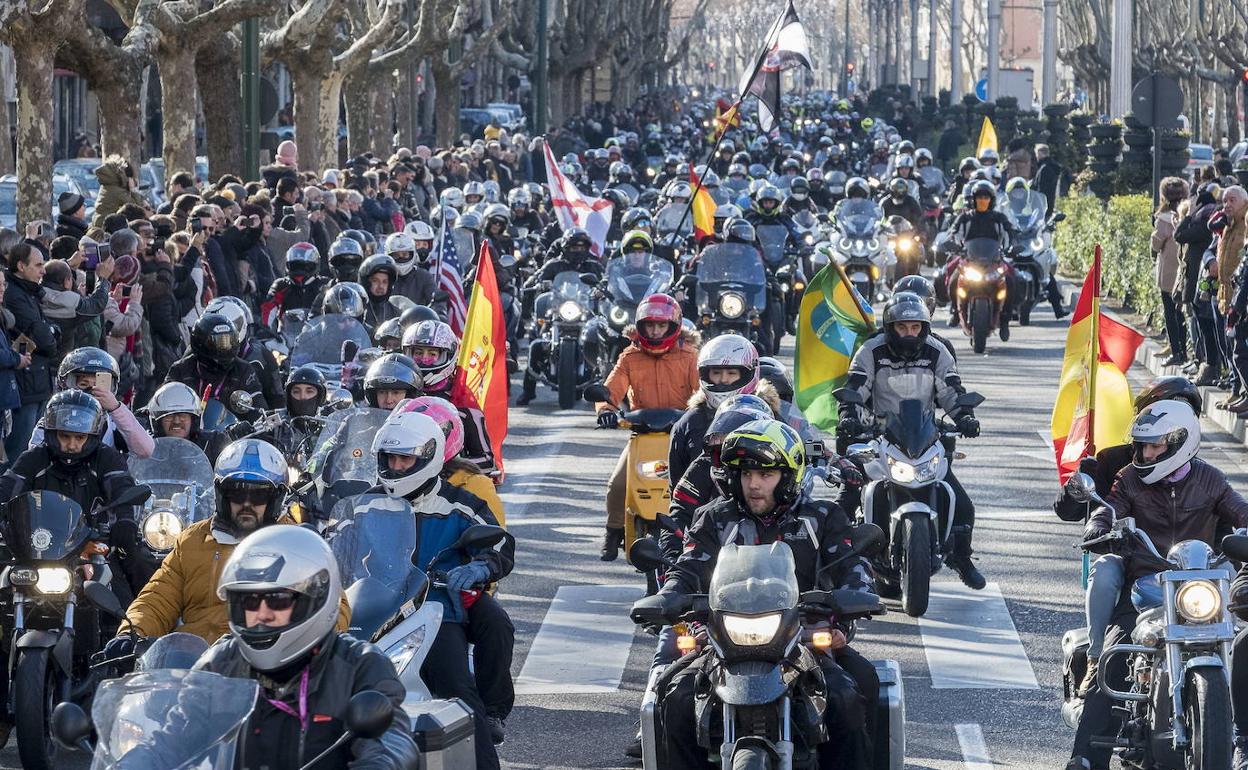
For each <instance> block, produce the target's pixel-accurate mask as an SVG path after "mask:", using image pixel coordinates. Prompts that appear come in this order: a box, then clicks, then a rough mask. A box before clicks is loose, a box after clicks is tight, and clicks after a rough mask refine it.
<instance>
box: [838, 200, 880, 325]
mask: <svg viewBox="0 0 1248 770" xmlns="http://www.w3.org/2000/svg"><path fill="white" fill-rule="evenodd" d="M883 219H884V212H883V210H881V209H880V207H879V206H877V205H876V204H875V203H872V202H871V201H869V200H863V199H855V200H845V201H842V203H841V205H840V206H839V208H838V210H837V217H836V221H835V222H834V223H833V224H834V226H835V228H836V233H834V234H833V235H832V237H831V242H832V248H833V256H834V257H835V259H836V261H837V262H839V263H840V264H841V266H842V267H844V268H845V274H846V275H847V276H849V280H850V283H852V284H853V285H854V289H856V290H857V292H858V293H859V294H860V295H862V297H863V298H864V299H866V300H867V301H868V302H874V301H876V300H878V299H883V292H882V291H881V282H882V279H883V278H884V276H885V275H886V271H887V270H888V268H889V267H890V266H891V264H892V259H891V257H890V255H889V252H888V249H887V248H886V244H885V243H884V242H883V241H882V240H881V239H880V228H881V223H882V222H883Z"/></svg>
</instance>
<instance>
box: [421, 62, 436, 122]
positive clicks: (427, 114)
mask: <svg viewBox="0 0 1248 770" xmlns="http://www.w3.org/2000/svg"><path fill="white" fill-rule="evenodd" d="M428 72H429V74H428V77H426V78H425V91H424V93H423V94H422V97H421V98H422V100H423V105H422V109H421V114H420V136H433V135H434V119H435V115H437V109H438V84H437V83H435V82H434V80H433V74H432V73H433V70H432V68H430V69H429V71H428ZM417 138H418V139H419V137H417Z"/></svg>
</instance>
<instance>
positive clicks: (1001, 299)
mask: <svg viewBox="0 0 1248 770" xmlns="http://www.w3.org/2000/svg"><path fill="white" fill-rule="evenodd" d="M1011 272H1012V270H1011V268H1010V265H1009V264H1008V263H1007V262H1006V261H1005V257H1004V255H1002V253H1001V244H1000V243H998V242H997V240H996V239H995V238H971V239H970V240H968V241H967V242H966V244H965V245H964V247H963V257H962V265H961V267H960V268H959V270H958V280H957V286H956V288H955V291H956V292H957V295H958V314H959V316H960V318H959V320H960V321H961V324H962V333H963V334H965V335H967V336H969V337H970V338H971V349H972V350H974V351H975V352H976V353H983V352H984V347H985V346H986V344H987V341H988V335H990V334H992V333H993V332H994V331H996V330H998V329H1000V330H1001V332H1002V334H1001V340H1002V341H1003V342H1004V341H1006V340H1008V339H1009V332H1008V331H1007V329H1008V328H1009V327H1007V326H1002V325H1001V312H1002V310H1003V309H1004V308H1005V300H1006V297H1007V296H1008V292H1009V288H1008V287H1009V283H1010V273H1011Z"/></svg>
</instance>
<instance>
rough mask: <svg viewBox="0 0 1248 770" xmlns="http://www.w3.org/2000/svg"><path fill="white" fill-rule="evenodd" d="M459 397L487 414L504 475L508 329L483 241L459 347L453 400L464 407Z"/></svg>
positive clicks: (488, 429)
mask: <svg viewBox="0 0 1248 770" xmlns="http://www.w3.org/2000/svg"><path fill="white" fill-rule="evenodd" d="M460 398H463V399H464V400H466V401H467V402H468V404H471V403H472V402H473V401H475V402H476V404H477V405H478V406H479V408H480V409H481V412H482V413H483V414H484V415H485V430H486V432H487V433H489V434H490V447H491V448H492V449H493V450H494V462H495V464H496V465H497V466H498V470H499V472H500V473H501V472H502V470H503V439H505V438H506V437H507V326H506V321H505V320H504V319H503V303H502V300H501V299H500V297H499V294H498V279H497V278H496V277H495V275H494V259H493V257H492V256H491V254H490V242H489V241H488V240H486V241H484V242H482V244H481V253H480V255H478V257H477V280H476V283H474V284H473V287H472V299H471V300H469V302H468V319H467V321H465V322H464V338H463V340H461V342H460V346H459V371H458V373H457V374H456V376H455V386H454V390H453V391H452V396H451V400H452V401H453V402H454V403H455V404H457V405H459V406H461V407H462V406H464V402H463V401H461V400H459V399H460Z"/></svg>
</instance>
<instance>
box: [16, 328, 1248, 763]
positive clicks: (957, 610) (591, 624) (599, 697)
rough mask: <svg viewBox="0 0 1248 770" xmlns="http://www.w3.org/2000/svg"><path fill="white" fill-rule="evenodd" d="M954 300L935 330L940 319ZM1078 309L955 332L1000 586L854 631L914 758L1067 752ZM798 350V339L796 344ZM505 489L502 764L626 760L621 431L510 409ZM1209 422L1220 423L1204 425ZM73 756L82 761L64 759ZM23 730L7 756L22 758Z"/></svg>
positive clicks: (951, 593)
mask: <svg viewBox="0 0 1248 770" xmlns="http://www.w3.org/2000/svg"><path fill="white" fill-rule="evenodd" d="M943 319H944V314H943V312H942V313H941V314H940V318H939V320H938V325H937V331H939V332H942V333H943V332H944V331H945V329H944V326H943ZM1065 328H1066V323H1065V322H1062V323H1060V324H1059V323H1057V322H1055V321H1054V319H1053V317H1052V315H1051V314H1050V313H1049V311H1047V310H1043V311H1041V310H1037V313H1036V316H1035V325H1033V326H1032V327H1029V328H1016V329H1015V330H1014V335H1013V337H1012V339H1011V340H1010V341H1009V343H1008V344H1007V343H1001V342H1000V341H998V340H994V341H992V342H991V343H990V345H989V349H988V351H987V353H986V354H984V355H980V356H976V355H973V354H972V353H971V351H970V346H969V344H968V341H967V340H966V338H964V337H962V336H961V334H960V333H956V332H954V333H953V334H952V335H951V336H952V337H953V339H954V345H955V347H956V349H957V351H958V356H959V366H960V369H961V371H962V377H963V381H964V382H965V383H966V384H967V387H968V388H970V389H972V390H977V391H979V392H981V393H983V394H984V396H986V397H987V402H986V403H985V404H984V405H983V406H982V407H981V408H980V409H979V410H978V414H979V417H980V419H981V421H982V423H983V436H982V437H981V438H979V439H976V440H974V441H962V442H960V444H959V449H961V450H964V451H965V452H966V455H967V457H966V459H964V460H960V461H959V463H958V475H959V478H960V479H961V480H962V482H963V484H964V485H965V486H966V488H967V490H968V491H969V493H970V495H971V497H972V499H973V500H974V501H975V502H976V506H977V511H978V525H977V527H976V540H975V544H976V549H977V558H978V563H979V566H980V568H981V569H982V571H983V572H984V574H985V575H986V576H987V578H988V580H989V586H988V589H986V590H985V591H983V592H971V591H968V590H966V589H964V588H963V587H962V586H961V584H960V583H959V582H958V581H957V579H956V577H955V576H953V575H952V574H951V573H950V572H948V571H943V572H942V573H940V574H939V575H938V576H937V577H936V582H935V585H934V596H933V603H932V609H931V611H930V612H929V614H928V617H927V618H925V619H923V620H922V621H916V620H914V619H912V618H909V617H907V616H905V615H904V614H902V613H901V612H900V611H899V610H897V608H896V605H895V604H893V605H891V607H892V609H893V610H894V611H891V612H890V613H889V614H888V615H886V616H884V617H881V618H878V619H876V620H873V621H871V622H870V623H867V624H865V625H864V626H863V627H862V629H861V631H860V633H859V637H858V640H857V642H856V645H857V646H858V647H859V648H860V649H861V650H862V651H863V652H864V653H865V654H867V655H868V656H869V657H872V658H892V659H894V660H897V661H898V662H899V664H900V667H901V671H902V675H903V681H904V686H905V697H906V718H907V724H906V731H907V732H906V740H907V765H908V767H911V768H916V769H917V768H931V769H932V770H954V769H955V768H965V770H985V769H986V768H989V767H994V766H999V767H1022V768H1040V767H1061V766H1063V765H1064V764H1065V761H1066V758H1067V752H1068V749H1069V744H1070V740H1071V736H1072V733H1071V731H1070V730H1068V729H1067V728H1066V727H1065V725H1063V724H1062V722H1061V718H1060V715H1059V710H1058V706H1059V703H1060V697H1061V696H1060V686H1061V679H1060V676H1061V672H1060V666H1061V651H1060V644H1059V642H1060V639H1061V634H1062V632H1063V631H1064V630H1065V629H1067V628H1072V627H1074V626H1076V625H1080V624H1081V623H1082V609H1081V608H1082V594H1081V591H1080V588H1079V574H1080V562H1079V559H1078V556H1077V553H1076V551H1074V550H1073V549H1072V548H1071V544H1072V543H1073V542H1074V541H1075V539H1076V538H1077V536H1078V533H1079V529H1078V527H1077V525H1071V524H1064V523H1062V522H1060V521H1059V520H1058V519H1057V518H1056V516H1054V515H1053V513H1052V511H1051V510H1050V508H1049V504H1050V502H1051V500H1052V497H1053V495H1054V492H1055V476H1054V472H1053V459H1052V453H1051V450H1050V448H1049V445H1048V439H1047V433H1048V423H1049V411H1050V409H1051V407H1052V404H1053V400H1054V395H1055V390H1056V385H1057V378H1058V371H1059V368H1060V362H1061V355H1062V347H1063V342H1064V335H1065ZM788 352H789V354H790V355H791V352H792V351H791V349H790V350H789V351H788ZM511 420H512V424H511V432H510V434H509V436H508V439H507V451H506V457H507V473H508V479H507V482H506V485H505V487H504V490H503V492H504V499H505V501H506V504H507V523H508V526H509V528H510V529H511V530H512V531H513V532H514V533H515V535H516V538H517V551H516V568H515V571H514V572H513V573H512V575H511V577H510V578H509V579H508V580H506V581H505V582H504V584H503V587H502V591H501V595H500V598H501V600H502V602H503V604H504V605H505V606H506V607H507V609H508V611H509V612H510V613H511V616H512V618H513V620H514V622H515V626H516V650H515V663H514V669H513V670H514V673H515V675H516V677H517V689H518V692H519V695H518V698H517V705H516V709H515V712H514V713H513V714H512V716H511V719H510V720H509V721H508V725H507V727H508V729H507V735H508V737H507V741H506V743H505V744H504V745H503V746H502V747H501V754H502V759H503V766H504V767H505V768H513V769H514V770H521V769H522V768H523V769H528V768H546V769H550V770H554V769H560V770H562V769H563V768H568V769H572V768H577V769H580V768H629V767H636V766H637V765H636V764H633V763H631V762H629V761H628V760H627V759H626V758H625V757H624V755H623V748H624V746H625V745H626V744H627V743H628V741H629V740H630V738H631V737H632V735H633V732H634V730H635V725H636V717H637V706H638V704H639V702H640V699H641V693H642V690H643V689H644V686H645V672H646V670H647V668H648V665H649V658H650V655H651V654H652V651H653V639H652V637H649V636H646V635H644V634H642V633H640V632H634V630H633V627H632V624H631V623H629V621H628V619H627V608H628V605H629V604H630V603H631V601H632V600H633V599H634V598H636V597H638V596H640V595H641V591H642V586H643V583H642V581H641V579H640V576H639V575H638V574H637V573H636V572H635V571H633V570H632V568H631V567H629V566H628V564H627V563H626V562H625V561H624V560H623V559H621V560H619V561H616V562H614V563H603V562H601V561H599V560H598V548H599V542H600V538H601V535H602V529H603V520H604V512H603V510H604V509H603V499H604V491H605V488H606V481H607V477H608V475H609V474H610V472H611V469H612V467H613V465H614V463H615V460H616V458H617V456H618V454H619V452H620V450H621V449H622V448H623V446H624V443H625V441H626V438H627V435H626V434H625V433H624V432H623V431H601V430H595V429H594V425H595V423H594V419H593V416H592V413H591V412H590V410H589V408H588V406H586V405H578V406H577V408H575V409H573V410H568V411H561V410H559V409H558V407H557V406H556V404H555V396H554V393H553V392H551V391H549V390H543V391H541V393H540V394H539V397H538V400H537V401H535V402H534V403H533V404H531V405H530V406H529V407H528V408H513V409H512V415H511ZM1206 429H1207V430H1210V431H1211V430H1212V426H1211V424H1209V423H1206ZM1234 446H1235V445H1233V444H1231V443H1229V442H1228V441H1226V437H1225V436H1222V437H1221V440H1219V437H1218V436H1217V435H1214V436H1211V437H1208V438H1207V443H1206V449H1205V451H1204V453H1203V456H1204V457H1205V458H1206V459H1209V460H1210V461H1211V462H1213V463H1214V464H1216V465H1218V466H1219V467H1221V468H1223V469H1224V470H1226V471H1227V472H1228V473H1229V474H1230V475H1231V476H1232V481H1233V483H1236V484H1237V485H1238V486H1239V488H1241V489H1242V488H1244V484H1245V482H1248V469H1245V468H1244V467H1243V466H1242V465H1239V464H1238V463H1239V462H1241V461H1242V460H1243V459H1244V458H1243V454H1242V451H1240V450H1236V449H1234V448H1233V447H1234ZM65 766H66V767H79V766H82V767H85V763H79V762H76V761H69V762H66V763H65ZM17 767H19V764H18V762H17V758H16V752H15V751H14V749H13V744H12V742H10V745H9V747H8V749H6V750H5V751H4V752H0V768H17Z"/></svg>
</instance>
